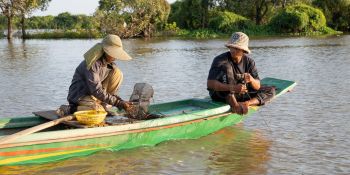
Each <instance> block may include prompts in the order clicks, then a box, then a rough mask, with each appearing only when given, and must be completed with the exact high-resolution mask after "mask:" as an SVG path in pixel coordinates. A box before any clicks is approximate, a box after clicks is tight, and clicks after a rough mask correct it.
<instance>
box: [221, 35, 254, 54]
mask: <svg viewBox="0 0 350 175" xmlns="http://www.w3.org/2000/svg"><path fill="white" fill-rule="evenodd" d="M248 44H249V37H248V36H247V35H246V34H245V33H243V32H235V33H233V34H232V36H231V38H230V40H229V41H228V42H227V43H226V44H225V46H226V47H228V48H230V47H233V48H237V49H241V50H243V51H244V52H246V53H248V54H249V53H251V51H250V50H249V48H248Z"/></svg>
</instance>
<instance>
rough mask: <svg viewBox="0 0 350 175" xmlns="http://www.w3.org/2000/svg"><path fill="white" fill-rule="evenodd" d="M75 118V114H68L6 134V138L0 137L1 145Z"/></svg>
mask: <svg viewBox="0 0 350 175" xmlns="http://www.w3.org/2000/svg"><path fill="white" fill-rule="evenodd" d="M73 119H75V116H74V115H68V116H65V117H62V118H59V119H56V120H52V121H49V122H46V123H43V124H40V125H38V126H34V127H31V128H28V129H25V130H23V131H20V132H17V133H14V134H12V135H9V136H6V137H4V138H1V139H0V145H2V144H5V143H8V142H11V141H13V140H16V139H18V138H20V137H23V136H26V135H29V134H32V133H35V132H37V131H40V130H43V129H46V128H49V127H51V126H55V125H58V124H60V123H62V122H65V121H69V120H73Z"/></svg>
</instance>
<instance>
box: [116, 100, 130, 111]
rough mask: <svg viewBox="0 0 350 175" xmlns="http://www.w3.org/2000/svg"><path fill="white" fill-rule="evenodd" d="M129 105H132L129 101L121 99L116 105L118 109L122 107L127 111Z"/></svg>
mask: <svg viewBox="0 0 350 175" xmlns="http://www.w3.org/2000/svg"><path fill="white" fill-rule="evenodd" d="M131 105H132V103H131V102H128V101H123V100H121V101H119V102H118V104H117V107H118V108H119V109H124V110H125V111H126V112H128V111H130V110H131V108H132V107H131Z"/></svg>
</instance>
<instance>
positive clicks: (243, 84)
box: [207, 32, 275, 115]
mask: <svg viewBox="0 0 350 175" xmlns="http://www.w3.org/2000/svg"><path fill="white" fill-rule="evenodd" d="M248 43H249V38H248V36H247V35H246V34H244V33H242V32H235V33H233V35H232V36H231V38H230V40H229V41H228V43H227V44H225V46H226V47H227V48H228V49H230V51H228V52H225V53H223V54H221V55H219V56H217V57H215V58H214V60H213V63H212V65H211V68H210V70H209V75H208V81H207V87H208V90H209V95H210V97H211V98H212V99H213V100H215V101H222V102H227V103H228V104H230V106H231V109H232V112H235V113H238V114H240V115H243V114H247V113H248V107H249V106H251V105H263V104H265V102H267V101H269V100H270V99H271V98H272V97H273V96H274V94H275V91H274V89H273V88H260V79H259V75H258V70H257V68H256V66H255V62H254V60H253V59H252V58H250V57H249V56H248V55H247V54H249V53H250V52H251V51H250V50H249V48H248Z"/></svg>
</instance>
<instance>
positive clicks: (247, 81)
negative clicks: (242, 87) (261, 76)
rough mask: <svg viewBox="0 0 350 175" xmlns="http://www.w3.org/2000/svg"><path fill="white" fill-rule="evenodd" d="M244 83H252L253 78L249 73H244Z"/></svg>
mask: <svg viewBox="0 0 350 175" xmlns="http://www.w3.org/2000/svg"><path fill="white" fill-rule="evenodd" d="M243 75H244V82H246V83H250V82H252V81H254V78H253V77H252V76H251V75H250V73H244V74H243Z"/></svg>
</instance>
